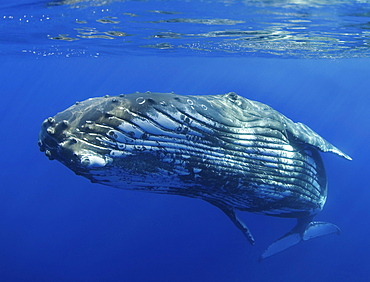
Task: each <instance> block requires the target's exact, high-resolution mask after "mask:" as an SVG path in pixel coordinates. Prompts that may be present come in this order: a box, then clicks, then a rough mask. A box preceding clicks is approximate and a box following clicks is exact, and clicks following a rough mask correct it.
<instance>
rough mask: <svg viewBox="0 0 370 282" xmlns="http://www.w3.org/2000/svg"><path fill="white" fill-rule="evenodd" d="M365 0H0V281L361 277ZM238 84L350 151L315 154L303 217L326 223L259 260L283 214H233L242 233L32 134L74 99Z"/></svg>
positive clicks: (364, 265) (364, 266) (365, 186)
mask: <svg viewBox="0 0 370 282" xmlns="http://www.w3.org/2000/svg"><path fill="white" fill-rule="evenodd" d="M369 16H370V3H369V2H367V1H339V0H338V1H81V0H80V1H78V0H74V1H72V0H71V1H67V0H66V1H53V2H48V1H35V0H33V1H26V0H22V1H16V3H11V4H0V27H1V30H0V34H1V37H0V57H1V63H0V77H1V87H0V94H1V103H0V109H1V114H2V118H1V119H0V128H1V138H0V151H1V160H2V165H1V169H0V179H1V188H0V215H1V216H0V227H1V228H0V280H1V281H368V279H369V277H370V270H369V267H368V265H369V263H370V257H369V255H368V253H369V251H370V245H369V239H368V238H369V235H370V228H369V227H368V222H369V219H370V211H369V206H370V205H369V198H370V189H369V168H368V158H369V157H370V154H369V149H368V148H369V145H368V140H369V139H370V130H369V121H370V113H369V110H368V107H369V104H370V98H369V95H368V92H369V90H368V89H370V79H369V75H370V59H369V58H368V56H369V47H368V42H369ZM147 90H150V91H156V92H171V91H174V92H175V93H178V94H222V93H227V92H230V91H233V92H236V93H238V94H239V95H241V96H244V97H247V98H249V99H253V100H257V101H261V102H263V103H266V104H268V105H270V106H272V107H273V108H275V109H276V110H278V111H280V112H282V113H283V114H285V115H286V116H288V117H289V118H291V119H293V120H294V121H300V122H303V123H305V124H307V125H309V126H310V127H311V128H313V129H314V130H315V131H316V132H318V133H319V134H321V135H322V136H323V137H324V138H326V139H327V140H328V141H330V142H331V143H333V144H334V145H335V146H337V147H338V148H340V149H341V150H343V151H344V152H346V153H347V154H349V155H350V156H351V157H352V158H353V161H351V162H350V161H346V160H344V159H342V158H340V157H338V156H335V155H332V154H327V153H326V154H322V156H323V159H324V162H325V165H326V169H327V174H328V180H329V193H328V199H327V203H326V205H325V207H324V209H323V211H322V212H321V213H320V214H319V215H318V216H317V217H316V219H317V220H322V221H327V222H332V223H335V224H336V225H338V226H339V227H340V228H341V230H342V234H341V235H340V236H335V235H331V236H327V237H322V238H318V239H315V240H311V241H308V242H304V243H301V244H299V245H297V246H295V247H292V248H290V249H288V250H286V251H284V252H282V253H280V254H278V255H276V256H273V257H271V258H268V259H266V260H265V261H263V262H261V263H259V262H258V257H259V256H260V255H261V253H262V252H263V250H264V249H265V248H266V247H267V246H268V245H269V244H270V243H272V242H273V241H274V240H276V239H277V238H278V237H280V236H282V235H283V234H285V233H286V232H287V231H289V230H290V229H291V228H292V227H293V226H294V224H295V220H293V219H281V218H274V217H267V216H261V215H254V214H250V213H240V216H241V217H242V218H243V220H245V222H246V223H247V225H248V226H249V228H250V229H251V230H252V232H253V234H254V237H255V239H256V245H255V246H251V245H249V243H248V242H247V241H246V240H245V238H244V237H243V236H242V234H241V233H240V231H239V230H237V229H236V228H235V227H234V226H233V224H232V223H231V222H230V221H229V219H228V218H226V216H225V215H224V214H223V213H222V212H220V211H219V210H218V209H216V208H215V207H213V206H211V205H210V204H208V203H206V202H203V201H201V200H195V199H187V198H183V197H178V196H166V195H155V194H150V193H141V192H133V191H123V190H118V189H113V188H110V187H105V186H101V185H98V184H91V183H90V182H89V181H88V180H86V179H84V178H82V177H78V176H76V175H74V174H73V172H71V171H70V170H68V169H67V168H66V167H64V166H63V165H62V164H60V163H58V162H56V161H52V162H51V161H49V160H48V159H47V158H46V157H45V156H44V155H43V154H42V153H40V152H39V149H38V146H37V136H38V132H39V129H40V126H41V123H42V121H43V120H44V119H45V118H46V117H48V116H52V115H55V114H56V113H57V112H59V111H62V110H64V109H65V108H67V107H69V106H70V105H72V104H73V103H74V102H75V101H80V100H84V99H87V98H89V97H95V96H103V95H107V94H108V95H117V94H120V93H132V92H135V91H147Z"/></svg>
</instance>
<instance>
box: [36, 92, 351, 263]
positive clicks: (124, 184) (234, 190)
mask: <svg viewBox="0 0 370 282" xmlns="http://www.w3.org/2000/svg"><path fill="white" fill-rule="evenodd" d="M39 146H40V150H41V151H43V152H45V154H46V156H47V157H48V158H49V159H56V160H58V161H60V162H62V163H63V164H64V165H66V166H67V167H68V168H70V169H71V170H72V171H74V172H75V173H76V174H77V175H82V176H84V177H86V178H88V179H90V180H91V182H94V183H100V184H104V185H108V186H112V187H115V188H120V189H128V190H142V191H148V192H154V193H163V194H174V195H182V196H186V197H191V198H199V199H202V200H204V201H207V202H209V203H211V204H212V205H214V206H216V207H218V208H220V209H221V210H222V211H223V212H224V213H225V214H226V215H227V216H228V217H229V218H230V219H231V221H232V222H233V223H234V224H235V225H236V227H237V228H238V229H240V230H241V231H242V233H243V234H244V236H245V237H246V238H247V239H248V241H249V242H250V243H251V244H254V238H253V236H252V234H251V232H250V230H249V229H248V227H247V226H246V224H245V223H244V222H242V221H241V220H240V219H239V218H238V217H237V215H236V213H235V211H237V210H239V211H247V212H252V213H257V214H264V215H269V216H277V217H287V218H297V225H296V226H295V227H294V228H293V229H292V230H291V231H289V232H288V233H287V234H285V235H284V236H282V237H281V238H279V239H278V240H276V241H275V242H274V243H273V244H272V245H270V247H268V248H267V249H266V251H265V252H264V253H263V254H262V256H261V259H264V258H266V257H269V256H271V255H274V254H276V253H278V252H280V251H282V250H285V249H287V248H289V247H291V246H293V245H295V244H297V243H299V242H301V241H306V240H309V239H311V238H315V237H319V236H323V235H328V234H332V233H337V234H339V232H340V230H339V228H338V227H337V226H335V225H334V224H331V223H325V222H315V221H313V218H314V217H315V215H317V214H318V213H319V212H320V211H321V210H322V208H323V206H324V204H325V201H326V197H327V179H326V173H325V168H324V165H323V162H322V159H321V156H320V153H319V151H321V152H332V153H335V154H337V155H339V156H341V157H344V158H346V159H348V160H350V159H351V158H350V157H349V156H348V155H346V154H345V153H343V152H341V151H340V150H339V149H337V148H336V147H334V146H333V145H331V144H330V143H329V142H327V141H326V140H324V139H323V138H322V137H320V136H319V135H318V134H317V133H315V132H314V131H313V130H312V129H310V128H309V127H308V126H306V125H304V124H302V123H294V122H293V121H291V120H290V119H288V118H287V117H285V116H284V115H282V114H281V113H279V112H277V111H275V110H274V109H272V108H271V107H269V106H267V105H265V104H262V103H259V102H256V101H252V100H249V99H246V98H243V97H241V96H239V95H237V94H235V93H228V94H224V95H188V96H184V95H177V94H174V93H151V92H146V93H139V92H137V93H133V94H127V95H123V94H122V95H119V96H112V97H111V96H104V97H99V98H90V99H88V100H85V101H83V102H77V103H76V104H75V105H73V106H71V107H70V108H68V109H66V110H64V111H62V112H60V113H58V114H57V115H55V116H54V117H49V118H47V119H46V120H45V121H44V122H43V124H42V126H41V131H40V134H39Z"/></svg>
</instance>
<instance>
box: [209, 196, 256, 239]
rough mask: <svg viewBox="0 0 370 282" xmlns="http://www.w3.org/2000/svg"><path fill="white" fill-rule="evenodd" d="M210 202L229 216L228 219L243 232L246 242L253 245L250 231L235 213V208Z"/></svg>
mask: <svg viewBox="0 0 370 282" xmlns="http://www.w3.org/2000/svg"><path fill="white" fill-rule="evenodd" d="M211 204H212V205H214V206H216V207H218V208H219V209H220V210H222V211H223V212H224V213H225V214H226V215H227V217H228V218H230V220H231V221H232V222H233V223H234V224H235V226H236V227H237V228H238V229H239V230H240V231H241V232H242V233H243V235H244V236H245V237H246V238H247V240H248V242H249V243H250V244H251V245H254V238H253V235H252V233H251V232H250V230H249V228H248V227H247V225H245V223H244V222H243V221H242V220H241V219H240V218H239V217H238V216H237V215H236V214H235V210H234V209H233V208H230V207H227V206H224V205H221V204H218V203H213V202H212V203H211Z"/></svg>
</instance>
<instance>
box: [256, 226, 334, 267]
mask: <svg viewBox="0 0 370 282" xmlns="http://www.w3.org/2000/svg"><path fill="white" fill-rule="evenodd" d="M330 234H338V235H339V234H340V229H339V227H338V226H336V225H334V224H332V223H327V222H322V221H309V222H308V223H307V219H304V220H302V219H298V223H297V225H296V226H295V227H294V228H293V229H292V230H291V231H290V232H288V233H287V234H285V235H284V236H282V237H281V238H279V239H277V240H276V241H275V242H274V243H272V244H271V245H270V246H269V247H268V248H267V249H266V250H265V251H264V253H263V254H262V256H261V257H260V261H262V260H263V259H265V258H268V257H270V256H272V255H275V254H277V253H280V252H281V251H284V250H286V249H288V248H290V247H292V246H294V245H296V244H298V243H299V242H302V241H308V240H310V239H313V238H316V237H321V236H325V235H330Z"/></svg>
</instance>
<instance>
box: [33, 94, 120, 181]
mask: <svg viewBox="0 0 370 282" xmlns="http://www.w3.org/2000/svg"><path fill="white" fill-rule="evenodd" d="M94 102H96V101H95V100H94V99H89V100H86V101H84V102H76V104H75V105H73V106H72V107H70V108H68V109H67V110H65V111H63V112H60V113H58V114H57V115H56V116H54V117H49V118H47V119H45V120H44V122H43V123H42V126H41V130H40V133H39V140H38V145H39V147H40V151H42V152H44V153H45V155H46V156H47V157H48V158H49V159H50V160H54V159H56V160H58V161H60V162H61V163H63V164H64V165H66V166H67V167H69V168H70V169H71V170H73V171H74V172H75V173H76V174H82V175H88V172H89V170H90V169H98V168H101V167H104V166H106V165H107V164H109V163H110V162H111V159H110V158H109V157H108V156H109V153H110V150H109V149H107V148H106V147H102V146H99V140H98V136H99V135H98V134H96V133H95V134H94V133H92V134H90V133H91V132H93V131H94V130H95V131H96V127H95V125H94V122H92V121H90V120H89V119H91V120H94V119H99V118H101V117H102V116H104V114H105V113H104V111H103V109H101V110H99V109H97V108H96V105H95V103H94ZM111 103H115V100H114V99H112V100H111ZM99 104H100V103H99ZM86 109H88V110H86ZM105 115H107V114H105Z"/></svg>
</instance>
